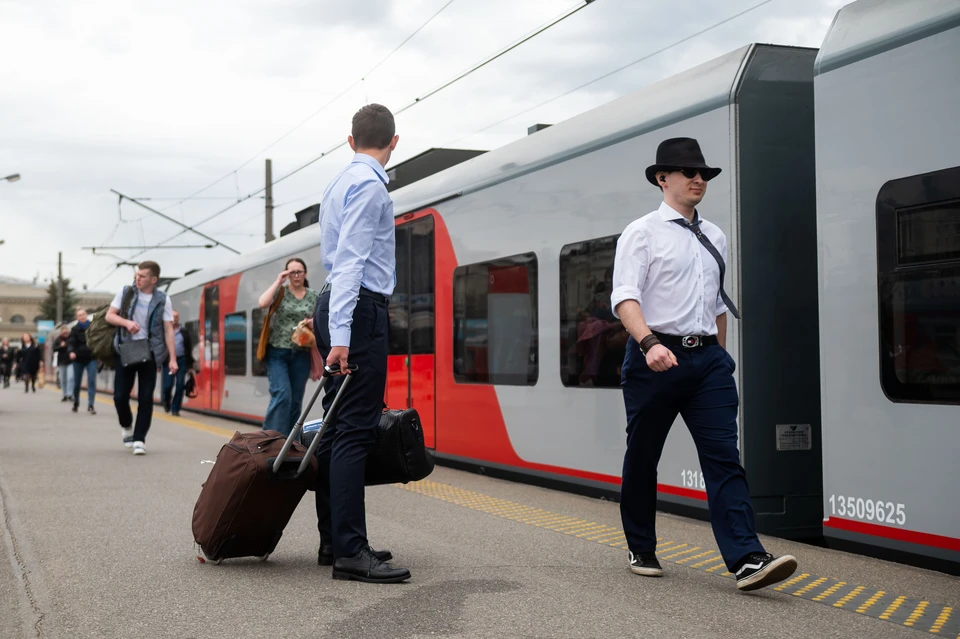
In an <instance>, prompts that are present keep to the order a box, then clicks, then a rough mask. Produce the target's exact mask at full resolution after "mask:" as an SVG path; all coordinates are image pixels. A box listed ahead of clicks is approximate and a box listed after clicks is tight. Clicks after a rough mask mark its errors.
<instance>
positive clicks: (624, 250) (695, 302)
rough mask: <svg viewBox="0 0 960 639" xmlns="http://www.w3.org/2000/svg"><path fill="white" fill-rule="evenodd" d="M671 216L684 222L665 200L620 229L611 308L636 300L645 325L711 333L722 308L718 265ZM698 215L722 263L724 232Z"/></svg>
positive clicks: (676, 332) (680, 332) (676, 331)
mask: <svg viewBox="0 0 960 639" xmlns="http://www.w3.org/2000/svg"><path fill="white" fill-rule="evenodd" d="M698 214H699V212H698ZM676 219H679V220H682V221H684V222H686V219H684V217H683V216H682V215H680V213H678V212H677V211H676V210H674V209H673V208H672V207H670V206H668V205H667V203H666V202H664V203H662V204H661V205H660V208H659V209H658V210H656V211H653V212H652V213H649V214H647V215H644V216H643V217H641V218H640V219H639V220H635V221H634V222H631V223H630V225H629V226H627V228H626V229H624V231H623V233H622V234H621V235H620V239H619V240H617V253H616V257H615V258H614V261H613V292H612V293H611V294H610V305H611V307H612V308H613V309H616V307H617V304H619V303H620V302H623V301H624V300H636V301H637V302H638V303H639V304H640V310H641V311H643V318H644V320H645V321H646V322H647V326H649V327H650V330H654V331H657V332H659V333H666V334H668V335H680V336H684V335H716V334H717V316H718V315H721V314H723V313H725V312H726V311H727V306H726V305H725V304H724V303H723V300H722V299H721V298H720V266H719V265H718V264H717V261H716V260H715V259H714V258H713V255H711V254H710V252H709V251H708V250H707V249H706V247H704V246H703V245H702V244H701V243H700V241H699V240H698V239H697V237H696V235H694V234H693V233H691V232H690V230H689V229H685V228H682V227H681V226H680V225H678V224H677V223H676V222H671V220H676ZM700 220H701V223H700V229H701V231H702V232H703V233H704V234H705V235H706V236H707V239H709V240H710V242H711V243H712V244H713V245H714V246H715V247H716V248H717V250H718V251H719V252H720V255H721V256H722V257H723V261H724V264H726V263H727V238H726V236H724V234H723V231H721V230H720V228H719V227H718V226H717V225H716V224H712V223H710V222H708V221H706V220H704V219H703V218H702V217H701V218H700ZM727 270H728V271H729V268H728V269H727ZM614 314H615V315H616V310H614ZM617 317H619V315H617Z"/></svg>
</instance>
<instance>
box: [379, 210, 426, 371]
mask: <svg viewBox="0 0 960 639" xmlns="http://www.w3.org/2000/svg"><path fill="white" fill-rule="evenodd" d="M433 228H434V225H433V217H432V216H426V217H423V218H421V219H419V220H416V221H414V222H407V223H405V224H401V225H399V226H398V227H397V231H396V254H397V285H396V286H395V287H394V290H393V295H392V296H391V297H390V311H389V314H390V345H389V354H390V355H407V354H408V352H407V351H408V349H409V354H410V355H422V354H432V353H433V352H434V338H433V335H434V330H433V324H434V300H433V295H434V292H433V288H434V287H433V281H434V274H433V262H434V258H433Z"/></svg>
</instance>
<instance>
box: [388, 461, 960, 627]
mask: <svg viewBox="0 0 960 639" xmlns="http://www.w3.org/2000/svg"><path fill="white" fill-rule="evenodd" d="M396 486H397V487H399V488H402V489H403V490H406V491H409V492H413V493H417V494H419V495H423V496H425V497H432V498H434V499H439V500H441V501H445V502H448V503H451V504H455V505H457V506H462V507H464V508H470V509H471V510H476V511H478V512H482V513H486V514H488V515H493V516H495V517H500V518H501V519H509V520H511V521H515V522H518V523H521V524H526V525H530V526H535V527H537V528H543V529H545V530H550V531H552V532H556V533H560V534H563V535H567V536H569V537H573V538H574V539H582V540H584V541H589V542H592V543H596V544H599V545H601V546H611V547H613V548H619V549H621V550H626V548H627V541H626V537H625V535H624V533H623V530H622V528H620V527H619V526H610V525H607V524H602V523H599V522H595V521H590V520H589V519H580V518H578V517H571V516H568V515H560V514H557V513H553V512H550V511H548V510H544V509H542V508H537V507H535V506H527V505H525V504H521V503H518V502H514V501H510V500H507V499H500V498H498V497H491V496H490V495H484V494H481V493H478V492H474V491H472V490H466V489H464V488H458V487H456V486H451V485H450V484H443V483H440V482H435V481H431V480H428V479H425V480H422V481H418V482H411V483H409V484H396ZM656 553H657V557H658V558H659V559H660V561H662V562H669V563H673V564H676V565H680V566H684V567H686V568H691V569H693V570H698V571H702V572H707V573H711V574H714V575H720V576H723V577H727V578H730V577H732V575H731V574H730V572H729V571H727V570H726V565H725V564H724V562H723V558H722V557H721V556H720V553H719V552H717V551H716V550H712V549H711V550H704V549H703V548H701V547H699V546H691V545H690V544H685V543H682V542H680V541H676V540H669V539H668V540H664V539H663V538H658V539H657V546H656ZM694 560H698V561H696V562H695V563H690V562H694ZM721 571H723V572H721ZM772 590H774V591H776V592H780V593H783V594H787V595H792V596H795V597H800V598H801V599H806V600H808V601H815V602H817V603H820V604H825V605H827V606H830V607H831V608H837V609H840V610H846V611H849V612H853V613H856V614H860V615H864V616H866V617H872V618H874V619H879V620H884V621H889V622H892V623H895V624H897V625H898V626H904V627H906V628H913V629H914V630H921V631H924V632H929V633H932V634H937V635H940V636H949V637H957V636H958V635H960V615H953V614H952V613H953V611H954V609H955V607H951V606H945V605H942V604H935V603H932V602H929V601H921V600H917V599H910V598H908V597H897V596H894V595H890V594H888V592H887V591H885V590H877V589H874V588H869V587H867V586H859V585H856V584H852V583H848V582H846V581H841V580H839V579H833V578H828V577H817V576H815V575H811V574H809V573H800V574H798V575H795V576H794V577H792V578H790V579H789V580H787V581H785V582H783V583H780V584H778V585H777V586H775V587H774V588H772Z"/></svg>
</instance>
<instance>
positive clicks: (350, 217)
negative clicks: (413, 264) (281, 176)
mask: <svg viewBox="0 0 960 639" xmlns="http://www.w3.org/2000/svg"><path fill="white" fill-rule="evenodd" d="M389 181H390V178H388V177H387V173H386V171H384V170H383V167H382V166H380V163H379V162H377V160H375V159H374V158H372V157H371V156H369V155H366V154H365V153H357V154H355V155H354V156H353V161H352V162H351V163H350V165H349V166H347V167H346V168H345V169H343V170H342V171H341V172H340V173H339V174H338V175H337V176H336V177H335V178H334V179H333V181H332V182H331V183H330V186H328V187H327V190H326V192H325V193H324V194H323V199H322V200H321V202H320V260H321V261H322V262H323V266H324V268H325V269H327V271H328V272H329V273H330V275H329V276H328V277H327V283H329V284H330V285H331V290H330V321H329V324H328V326H329V329H330V345H331V346H350V328H351V325H352V324H353V310H354V309H355V308H356V306H357V295H358V293H359V291H360V287H361V286H363V287H365V288H367V289H369V290H371V291H373V292H375V293H382V294H383V295H387V296H389V295H391V294H393V289H394V286H395V285H396V283H397V275H396V273H397V256H396V231H395V229H394V222H393V200H392V199H390V194H389V193H387V187H386V184H387V182H389Z"/></svg>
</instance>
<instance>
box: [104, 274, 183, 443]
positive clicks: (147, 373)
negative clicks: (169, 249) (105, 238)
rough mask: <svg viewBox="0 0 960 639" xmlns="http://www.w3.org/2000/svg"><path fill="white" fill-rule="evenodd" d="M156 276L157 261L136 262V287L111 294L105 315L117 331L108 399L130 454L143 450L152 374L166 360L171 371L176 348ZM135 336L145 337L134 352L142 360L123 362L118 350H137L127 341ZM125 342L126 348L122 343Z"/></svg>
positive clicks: (169, 311) (153, 380) (170, 316)
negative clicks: (133, 395) (134, 410)
mask: <svg viewBox="0 0 960 639" xmlns="http://www.w3.org/2000/svg"><path fill="white" fill-rule="evenodd" d="M158 279H160V265H159V264H157V263H156V262H149V261H148V262H141V263H140V264H138V265H137V275H136V280H135V281H136V288H132V287H129V286H124V287H123V290H121V291H120V292H119V293H117V296H116V297H114V298H113V302H111V303H110V309H109V310H108V311H107V316H106V320H107V323H108V324H112V325H114V326H116V327H118V329H119V330H117V334H116V335H115V336H114V338H113V349H114V350H115V351H116V352H117V357H116V366H115V368H116V376H115V377H114V381H113V389H114V390H113V403H114V405H115V406H116V407H117V417H118V418H119V420H120V428H122V429H123V445H124V446H127V447H128V448H133V454H134V455H143V454H145V453H146V452H147V448H146V446H145V440H146V438H147V431H149V430H150V421H151V420H152V419H153V391H154V389H155V388H156V386H157V372H158V371H159V370H160V367H162V366H163V365H164V364H167V365H168V366H169V371H170V374H171V375H176V373H177V359H176V358H175V357H170V353H175V352H176V349H175V346H174V341H173V305H172V304H171V303H170V298H169V297H167V294H166V293H164V292H163V291H159V290H157V289H156V288H155V287H156V285H157V280H158ZM128 293H131V294H132V296H131V295H128ZM125 297H128V298H129V302H128V303H127V304H126V305H124V303H123V302H124V298H125ZM140 340H146V341H147V345H148V348H147V349H143V350H142V351H140V352H141V353H143V359H144V360H145V361H139V360H140V358H139V357H136V356H135V357H134V359H135V360H136V363H129V362H128V364H127V365H126V366H124V364H123V360H122V358H121V355H120V351H121V348H125V349H127V350H128V352H131V353H137V352H138V349H137V348H131V347H130V343H132V342H137V341H140ZM125 342H126V343H127V346H122V344H123V343H125ZM134 346H135V347H136V346H138V345H134ZM168 360H169V362H168ZM134 379H136V380H137V381H138V382H139V383H138V384H137V423H136V427H133V414H132V413H131V412H130V392H131V391H132V390H133V384H134Z"/></svg>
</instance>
